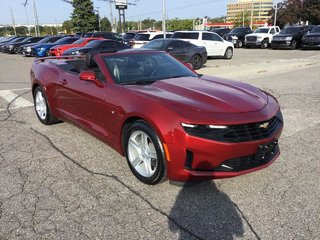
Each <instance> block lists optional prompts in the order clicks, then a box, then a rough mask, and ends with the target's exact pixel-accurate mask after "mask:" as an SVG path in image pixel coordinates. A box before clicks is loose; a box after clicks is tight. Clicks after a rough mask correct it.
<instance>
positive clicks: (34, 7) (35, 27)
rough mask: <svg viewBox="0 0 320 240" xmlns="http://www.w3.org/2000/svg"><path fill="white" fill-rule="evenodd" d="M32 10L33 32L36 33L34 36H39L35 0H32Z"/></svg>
mask: <svg viewBox="0 0 320 240" xmlns="http://www.w3.org/2000/svg"><path fill="white" fill-rule="evenodd" d="M32 11H33V22H34V32H35V34H36V37H38V36H40V31H39V29H38V25H39V21H38V14H37V8H36V2H35V0H33V1H32Z"/></svg>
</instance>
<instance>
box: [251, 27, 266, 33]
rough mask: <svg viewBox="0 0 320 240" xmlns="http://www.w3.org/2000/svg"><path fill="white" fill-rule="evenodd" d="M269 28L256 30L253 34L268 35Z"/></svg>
mask: <svg viewBox="0 0 320 240" xmlns="http://www.w3.org/2000/svg"><path fill="white" fill-rule="evenodd" d="M268 32H269V28H258V29H257V30H255V31H254V33H268Z"/></svg>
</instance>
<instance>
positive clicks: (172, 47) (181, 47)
mask: <svg viewBox="0 0 320 240" xmlns="http://www.w3.org/2000/svg"><path fill="white" fill-rule="evenodd" d="M184 43H185V42H183V41H173V42H170V43H169V44H168V46H167V47H166V51H167V52H168V53H170V54H171V55H172V56H174V57H175V58H177V59H179V60H180V61H184V60H185V59H186V54H187V52H188V51H187V49H186V45H185V44H184Z"/></svg>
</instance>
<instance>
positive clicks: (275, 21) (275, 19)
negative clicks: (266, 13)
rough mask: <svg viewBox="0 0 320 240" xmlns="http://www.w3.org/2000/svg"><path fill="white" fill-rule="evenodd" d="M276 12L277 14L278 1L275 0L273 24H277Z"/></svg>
mask: <svg viewBox="0 0 320 240" xmlns="http://www.w3.org/2000/svg"><path fill="white" fill-rule="evenodd" d="M277 14H278V2H277V1H276V9H275V12H274V23H273V26H276V25H277Z"/></svg>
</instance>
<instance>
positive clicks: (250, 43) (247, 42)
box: [245, 40, 262, 47]
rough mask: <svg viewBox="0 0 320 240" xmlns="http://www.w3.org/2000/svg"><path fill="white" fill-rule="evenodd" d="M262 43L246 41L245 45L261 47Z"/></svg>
mask: <svg viewBox="0 0 320 240" xmlns="http://www.w3.org/2000/svg"><path fill="white" fill-rule="evenodd" d="M261 43H262V41H260V40H257V41H255V42H252V41H247V40H245V45H246V46H249V47H259V46H261Z"/></svg>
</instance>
